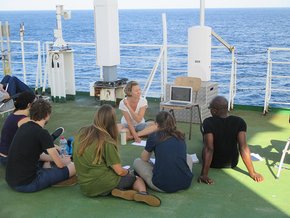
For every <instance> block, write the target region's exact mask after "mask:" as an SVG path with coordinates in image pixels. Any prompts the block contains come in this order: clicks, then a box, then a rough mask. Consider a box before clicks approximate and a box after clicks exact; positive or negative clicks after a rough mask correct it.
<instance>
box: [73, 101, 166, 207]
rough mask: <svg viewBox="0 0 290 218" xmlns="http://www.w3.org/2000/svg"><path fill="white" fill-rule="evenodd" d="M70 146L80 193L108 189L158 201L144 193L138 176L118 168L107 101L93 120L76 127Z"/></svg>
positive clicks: (113, 121) (124, 195)
mask: <svg viewBox="0 0 290 218" xmlns="http://www.w3.org/2000/svg"><path fill="white" fill-rule="evenodd" d="M73 146H74V149H73V151H74V152H73V158H74V163H75V167H76V170H77V175H78V182H79V184H80V188H81V191H82V193H83V194H84V195H86V196H89V197H95V196H99V195H102V196H104V195H108V194H110V193H111V194H112V195H113V196H115V197H120V198H123V199H126V200H135V201H140V202H144V203H147V204H148V205H151V206H159V205H160V203H161V202H160V199H159V198H157V197H156V196H153V195H149V194H148V193H147V191H146V186H145V183H144V181H143V179H142V178H141V177H138V176H135V175H133V174H132V173H130V171H129V170H127V169H124V168H122V165H121V160H120V155H119V152H118V128H117V123H116V114H115V111H114V109H113V108H112V107H111V106H110V105H103V106H101V107H100V108H99V110H98V111H97V112H96V113H95V116H94V120H93V124H91V125H89V126H86V127H82V128H81V129H80V130H79V132H78V134H77V136H76V138H75V141H74V145H73Z"/></svg>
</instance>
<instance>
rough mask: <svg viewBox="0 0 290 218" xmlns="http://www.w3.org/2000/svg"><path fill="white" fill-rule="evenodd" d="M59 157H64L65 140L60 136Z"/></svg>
mask: <svg viewBox="0 0 290 218" xmlns="http://www.w3.org/2000/svg"><path fill="white" fill-rule="evenodd" d="M59 147H60V155H66V154H67V153H66V147H67V140H66V139H65V137H64V136H63V135H62V136H61V137H60V140H59Z"/></svg>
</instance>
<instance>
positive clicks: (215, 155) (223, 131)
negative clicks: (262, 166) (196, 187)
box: [198, 96, 264, 184]
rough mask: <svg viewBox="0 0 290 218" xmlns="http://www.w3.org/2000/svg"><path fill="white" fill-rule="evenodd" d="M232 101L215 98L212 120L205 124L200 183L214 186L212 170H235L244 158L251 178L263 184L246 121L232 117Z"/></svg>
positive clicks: (211, 109) (220, 97)
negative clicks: (240, 159) (247, 132)
mask: <svg viewBox="0 0 290 218" xmlns="http://www.w3.org/2000/svg"><path fill="white" fill-rule="evenodd" d="M227 106H228V101H227V99H226V98H224V97H222V96H217V97H215V98H214V99H213V100H212V101H211V103H210V106H209V109H210V112H211V114H212V117H209V118H206V119H205V120H204V121H203V139H204V147H203V156H202V158H203V163H202V170H201V173H200V176H199V178H198V182H203V183H206V184H213V183H214V181H213V180H212V179H211V178H209V177H208V172H209V168H210V167H211V168H230V167H231V168H234V167H236V166H237V164H238V161H239V154H240V155H241V157H242V159H243V162H244V164H245V165H246V167H247V170H248V172H249V174H250V177H251V178H252V179H253V180H254V181H256V182H262V181H263V180H264V178H263V176H262V175H261V174H259V173H257V172H256V171H255V170H254V166H253V163H252V160H251V153H250V149H249V147H248V145H247V141H246V131H247V125H246V122H245V121H244V120H243V119H242V118H240V117H237V116H229V115H228V109H227Z"/></svg>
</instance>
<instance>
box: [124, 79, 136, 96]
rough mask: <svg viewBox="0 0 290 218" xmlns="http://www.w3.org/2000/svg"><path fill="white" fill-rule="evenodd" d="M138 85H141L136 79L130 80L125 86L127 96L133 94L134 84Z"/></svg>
mask: <svg viewBox="0 0 290 218" xmlns="http://www.w3.org/2000/svg"><path fill="white" fill-rule="evenodd" d="M138 85H139V83H138V82H136V81H130V82H128V83H127V85H126V86H125V88H124V92H125V94H126V96H128V97H130V96H132V88H133V86H138Z"/></svg>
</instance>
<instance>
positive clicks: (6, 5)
mask: <svg viewBox="0 0 290 218" xmlns="http://www.w3.org/2000/svg"><path fill="white" fill-rule="evenodd" d="M93 2H94V0H0V11H7V10H55V6H56V5H57V4H61V5H64V9H66V10H90V9H93ZM199 4H200V0H118V5H119V9H154V8H155V9H157V8H162V9H163V8H199ZM205 6H206V8H253V7H254V8H257V7H258V8H260V7H290V0H205Z"/></svg>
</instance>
